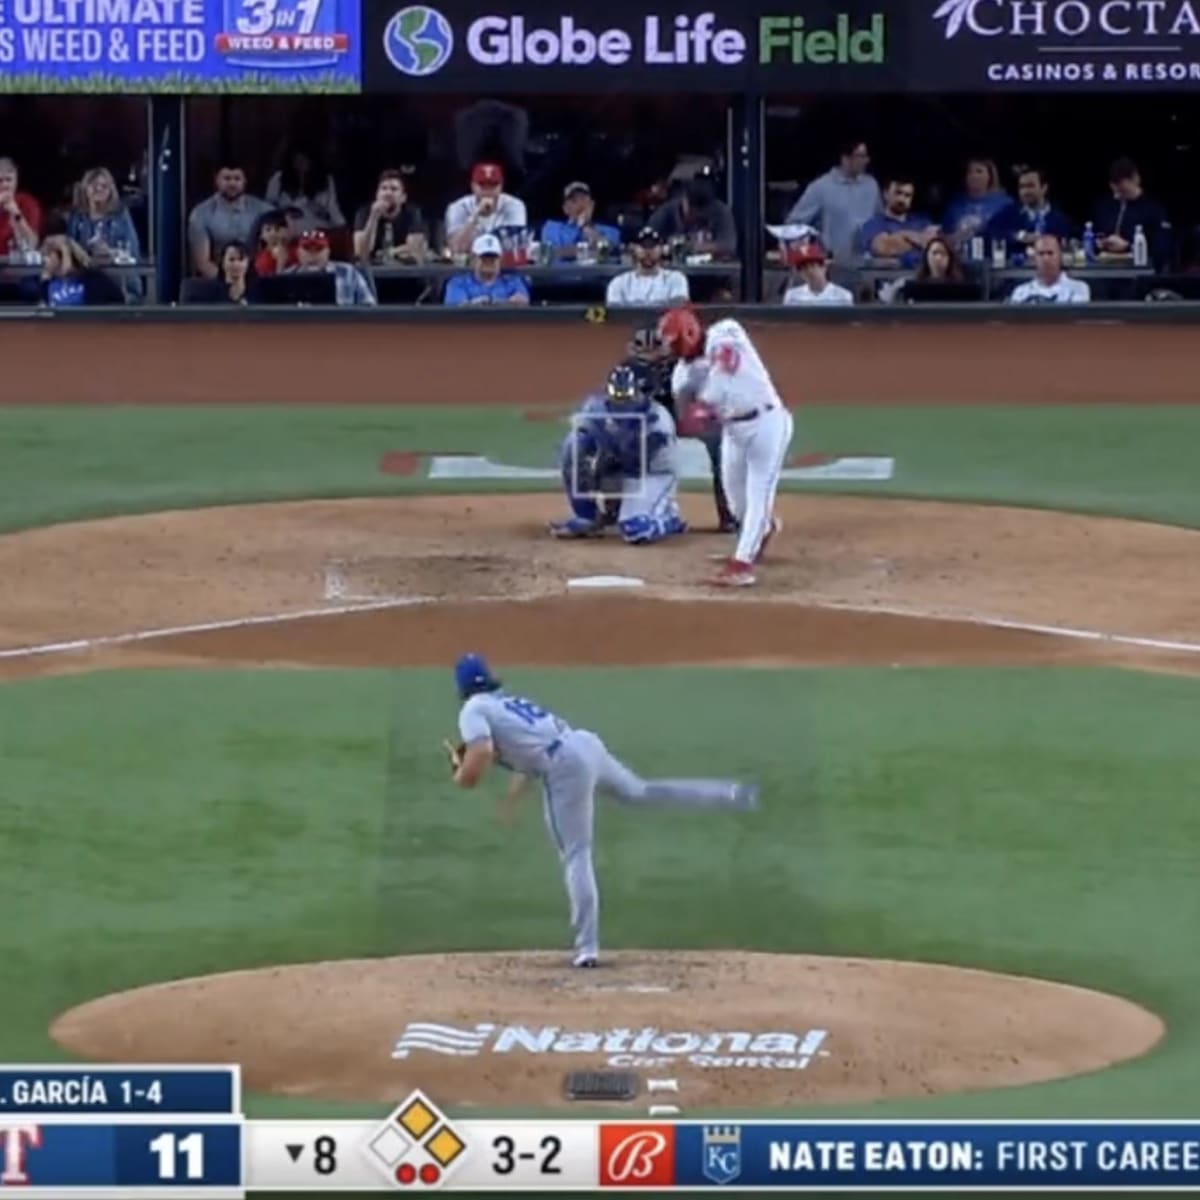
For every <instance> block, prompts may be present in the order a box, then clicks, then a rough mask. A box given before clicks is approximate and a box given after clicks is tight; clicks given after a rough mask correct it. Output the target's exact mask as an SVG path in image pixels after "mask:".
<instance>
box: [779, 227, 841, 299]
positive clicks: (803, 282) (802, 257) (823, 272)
mask: <svg viewBox="0 0 1200 1200" xmlns="http://www.w3.org/2000/svg"><path fill="white" fill-rule="evenodd" d="M789 257H790V261H791V263H792V266H794V267H795V268H796V270H797V271H798V272H799V276H800V283H799V284H796V285H794V286H792V287H789V288H788V290H787V291H786V292H784V293H783V302H784V304H823V305H846V304H853V303H854V296H853V295H852V294H851V293H850V292H849V291H847V290H846V288H844V287H840V286H839V285H838V284H836V283H831V282H830V281H829V265H828V263H827V262H826V255H825V248H824V246H822V245H821V243H820V242H817V241H809V242H805V243H804V244H803V245H801V246H797V247H796V248H795V249H794V250H793V251H792V252H791V254H790V256H789Z"/></svg>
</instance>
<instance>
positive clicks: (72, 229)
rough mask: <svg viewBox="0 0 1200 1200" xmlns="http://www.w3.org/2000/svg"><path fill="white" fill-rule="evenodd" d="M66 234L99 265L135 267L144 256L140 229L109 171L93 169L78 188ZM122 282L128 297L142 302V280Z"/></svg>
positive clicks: (133, 278) (76, 186)
mask: <svg viewBox="0 0 1200 1200" xmlns="http://www.w3.org/2000/svg"><path fill="white" fill-rule="evenodd" d="M67 234H68V235H69V236H70V237H72V238H74V240H75V241H77V242H78V243H79V244H80V245H81V246H83V247H84V248H85V249H86V250H87V252H88V254H89V255H90V256H91V258H92V259H93V260H94V261H95V262H98V263H117V264H127V263H135V262H137V261H138V259H140V258H141V256H142V252H141V245H140V244H139V241H138V234H137V228H136V226H135V225H134V223H133V218H132V217H131V216H130V215H129V210H128V209H127V208H126V207H125V205H124V204H123V203H122V202H121V193H120V192H119V191H118V190H117V181H116V180H115V179H114V178H113V175H112V172H111V171H110V170H109V169H108V168H107V167H92V169H91V170H90V171H87V172H85V173H84V176H83V178H82V179H81V180H80V181H79V182H78V183H77V184H76V185H75V203H74V207H73V208H72V209H71V215H70V216H69V217H68V218H67ZM122 282H123V285H124V289H125V293H126V295H127V296H129V297H130V298H131V299H140V298H141V296H142V292H143V286H142V280H141V279H139V278H138V277H137V276H130V277H129V278H128V279H125V280H123V281H122Z"/></svg>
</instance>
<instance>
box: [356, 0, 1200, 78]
mask: <svg viewBox="0 0 1200 1200" xmlns="http://www.w3.org/2000/svg"><path fill="white" fill-rule="evenodd" d="M363 2H364V5H365V13H364V22H365V25H366V31H365V41H364V70H365V74H366V81H367V88H368V90H370V91H382V92H403V91H426V92H437V91H451V92H466V93H471V92H483V93H488V94H495V93H503V92H547V91H550V92H562V93H568V92H593V91H629V92H647V91H656V92H662V91H683V90H687V89H691V90H704V91H718V92H737V91H741V90H744V89H746V88H751V87H753V88H757V89H760V90H762V91H764V92H775V93H781V92H782V93H793V94H794V93H804V92H808V93H815V92H822V93H827V92H831V91H833V92H868V93H869V92H875V93H884V94H886V93H888V92H893V93H894V92H920V93H946V92H992V91H1038V92H1050V93H1053V92H1059V91H1111V92H1129V91H1142V90H1149V89H1155V88H1161V89H1173V90H1177V91H1178V90H1184V89H1190V88H1195V87H1200V0H874V2H872V0H843V2H841V3H839V2H838V0H805V3H803V4H799V3H795V0H782V2H773V0H740V2H739V0H709V2H708V3H704V2H702V0H699V2H694V3H675V4H669V5H655V4H645V3H637V2H636V0H609V2H607V3H604V4H583V3H580V2H579V0H511V2H510V3H504V4H500V3H495V2H492V0H434V2H433V3H431V4H424V3H411V2H410V0H363Z"/></svg>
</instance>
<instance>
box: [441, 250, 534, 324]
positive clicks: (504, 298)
mask: <svg viewBox="0 0 1200 1200" xmlns="http://www.w3.org/2000/svg"><path fill="white" fill-rule="evenodd" d="M501 249H502V247H501V245H500V239H499V238H498V237H497V236H496V235H495V234H494V233H481V234H480V235H479V236H478V237H477V238H476V239H475V241H474V242H473V243H472V244H471V254H472V256H473V257H474V260H475V261H474V263H473V265H472V268H471V270H470V271H469V272H464V273H463V274H462V275H454V276H451V278H450V279H449V280H448V281H447V283H446V291H445V294H444V295H443V297H442V303H443V304H447V305H450V306H451V307H458V306H459V305H463V304H528V303H529V285H528V284H527V283H526V282H525V277H524V276H523V275H518V274H516V272H514V271H502V270H501V269H500V255H501Z"/></svg>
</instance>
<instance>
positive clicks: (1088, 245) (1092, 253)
mask: <svg viewBox="0 0 1200 1200" xmlns="http://www.w3.org/2000/svg"><path fill="white" fill-rule="evenodd" d="M1083 257H1084V258H1085V259H1087V261H1088V262H1090V263H1093V262H1095V261H1096V227H1095V226H1094V225H1093V224H1092V223H1091V221H1089V222H1088V223H1087V224H1086V225H1085V226H1084V227H1083Z"/></svg>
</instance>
